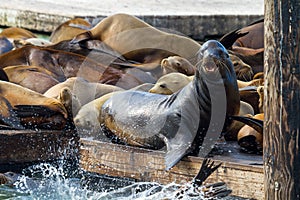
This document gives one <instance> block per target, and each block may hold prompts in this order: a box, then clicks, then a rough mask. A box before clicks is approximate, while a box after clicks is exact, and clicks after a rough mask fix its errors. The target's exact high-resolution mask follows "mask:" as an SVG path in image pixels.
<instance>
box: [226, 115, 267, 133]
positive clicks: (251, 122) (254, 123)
mask: <svg viewBox="0 0 300 200" xmlns="http://www.w3.org/2000/svg"><path fill="white" fill-rule="evenodd" d="M229 119H231V120H236V121H240V122H243V123H244V124H247V125H248V126H251V127H252V128H254V129H255V130H256V131H257V132H259V133H261V134H263V124H264V121H263V120H259V119H254V118H250V117H245V116H230V117H229Z"/></svg>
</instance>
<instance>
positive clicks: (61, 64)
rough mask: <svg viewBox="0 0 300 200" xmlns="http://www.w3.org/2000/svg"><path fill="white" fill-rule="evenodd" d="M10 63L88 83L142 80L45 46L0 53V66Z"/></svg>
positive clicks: (127, 86) (119, 83)
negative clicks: (29, 66)
mask: <svg viewBox="0 0 300 200" xmlns="http://www.w3.org/2000/svg"><path fill="white" fill-rule="evenodd" d="M13 65H33V66H40V67H44V68H45V69H47V70H49V71H51V72H52V73H54V74H55V75H57V76H59V75H61V74H63V75H64V76H65V77H66V78H70V77H75V76H78V77H83V78H85V79H87V80H88V81H90V82H99V83H106V84H110V85H117V86H120V87H122V88H124V89H130V88H132V87H135V86H137V85H140V84H142V83H144V82H143V81H141V80H139V79H138V78H136V77H134V76H133V75H131V74H126V72H124V71H122V70H119V69H115V68H113V67H109V66H104V65H102V64H100V63H97V62H95V61H94V60H92V59H89V58H88V57H85V56H82V55H79V54H75V53H70V52H65V51H59V50H54V49H50V48H46V47H37V46H24V47H22V48H18V49H15V50H13V51H10V52H7V53H5V54H2V55H0V68H4V67H7V66H13Z"/></svg>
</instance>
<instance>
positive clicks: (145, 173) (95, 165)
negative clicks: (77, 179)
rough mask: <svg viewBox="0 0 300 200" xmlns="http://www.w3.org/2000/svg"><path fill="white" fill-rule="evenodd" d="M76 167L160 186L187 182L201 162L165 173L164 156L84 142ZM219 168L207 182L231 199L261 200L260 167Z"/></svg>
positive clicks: (182, 164)
mask: <svg viewBox="0 0 300 200" xmlns="http://www.w3.org/2000/svg"><path fill="white" fill-rule="evenodd" d="M80 145H81V147H80V166H81V168H82V169H84V170H86V171H89V172H94V173H99V174H106V175H110V176H116V177H127V178H134V179H137V180H139V181H156V182H159V183H162V184H167V183H171V182H177V183H183V182H187V181H191V180H192V178H193V177H194V176H195V175H196V174H197V172H198V171H199V169H200V166H201V164H202V161H203V159H202V158H198V157H191V156H189V157H186V158H184V159H182V160H181V161H180V162H179V163H178V164H176V165H175V166H174V167H173V168H172V169H171V170H169V171H165V165H164V157H163V156H164V152H162V151H152V150H146V149H140V148H135V147H129V146H123V145H116V144H111V143H105V142H100V141H91V140H87V139H81V140H80ZM215 162H216V163H219V162H222V163H223V164H222V166H221V167H220V168H219V169H218V170H217V172H215V173H214V174H213V175H211V176H210V177H209V179H208V180H207V182H210V183H211V182H217V181H224V182H226V183H227V184H228V186H229V187H230V188H231V189H232V190H233V195H237V196H241V197H246V198H249V197H251V198H255V199H263V195H264V190H263V179H264V176H263V167H262V166H251V165H244V164H239V163H232V162H227V161H224V160H222V161H221V160H216V161H215Z"/></svg>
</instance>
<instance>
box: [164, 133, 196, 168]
mask: <svg viewBox="0 0 300 200" xmlns="http://www.w3.org/2000/svg"><path fill="white" fill-rule="evenodd" d="M180 130H182V129H180ZM180 130H179V131H178V132H177V133H176V135H175V137H173V138H169V139H166V140H165V143H166V146H167V153H166V155H165V165H166V170H169V169H170V168H171V167H173V166H174V165H175V164H176V163H177V162H179V160H180V159H181V158H182V157H183V156H185V155H186V154H187V153H189V152H190V150H191V149H190V148H191V144H192V142H193V140H194V136H193V134H188V133H187V131H186V132H185V134H184V132H182V131H180Z"/></svg>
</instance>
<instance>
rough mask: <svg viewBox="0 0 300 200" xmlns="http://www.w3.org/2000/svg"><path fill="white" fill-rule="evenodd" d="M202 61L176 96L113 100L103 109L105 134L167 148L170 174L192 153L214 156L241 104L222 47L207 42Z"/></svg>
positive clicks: (132, 94)
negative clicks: (215, 147)
mask: <svg viewBox="0 0 300 200" xmlns="http://www.w3.org/2000/svg"><path fill="white" fill-rule="evenodd" d="M197 56H198V63H199V64H198V66H197V70H196V74H195V77H194V79H193V81H192V82H191V83H189V84H188V85H187V86H185V87H184V88H183V89H182V90H180V91H178V92H176V93H174V94H172V95H160V94H152V93H147V92H139V91H125V92H120V93H118V94H115V95H113V96H112V97H111V98H110V99H109V100H107V101H106V102H105V103H104V105H103V106H102V108H101V116H100V121H102V122H103V123H102V125H101V126H102V130H103V132H104V133H106V134H107V135H108V136H112V137H116V138H117V139H119V140H121V141H122V142H124V143H126V144H129V145H134V146H139V147H146V148H151V149H161V148H163V147H164V146H166V148H167V152H166V155H165V164H166V169H170V168H171V167H172V166H174V165H175V164H176V163H177V162H178V161H179V160H180V159H181V158H182V157H183V156H184V155H186V154H187V153H190V152H193V153H199V154H198V155H204V154H203V152H205V151H207V150H208V152H209V151H210V150H211V146H213V144H214V142H215V141H216V140H217V138H218V137H219V136H220V133H221V132H222V130H223V129H226V128H227V127H228V126H229V122H230V121H229V120H227V117H226V116H230V115H236V114H238V112H239V107H240V105H239V102H240V98H239V92H238V87H237V80H236V75H235V72H234V69H233V65H232V62H231V61H230V58H229V55H228V53H227V51H226V49H225V48H224V47H223V45H222V44H221V43H219V42H218V41H215V40H210V41H207V42H206V43H204V44H203V46H202V47H201V48H200V50H199V51H198V54H197ZM206 135H209V137H206V138H209V139H207V140H206V139H205V136H206ZM211 141H213V143H212V144H211ZM206 147H207V148H206ZM208 152H205V153H208ZM205 155H206V154H205Z"/></svg>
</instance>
